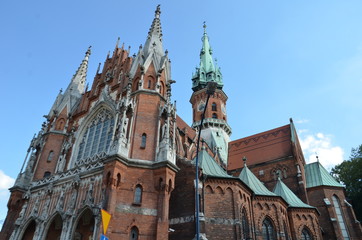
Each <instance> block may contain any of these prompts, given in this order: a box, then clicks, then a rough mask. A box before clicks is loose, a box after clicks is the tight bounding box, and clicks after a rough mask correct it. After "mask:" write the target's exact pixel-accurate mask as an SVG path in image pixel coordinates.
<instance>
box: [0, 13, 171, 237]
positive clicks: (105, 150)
mask: <svg viewBox="0 0 362 240" xmlns="http://www.w3.org/2000/svg"><path fill="white" fill-rule="evenodd" d="M160 14H161V11H160V7H159V6H158V7H157V9H156V11H155V16H154V19H153V22H152V25H151V27H150V30H149V32H148V35H147V39H146V41H145V43H144V45H143V46H142V45H141V46H140V47H139V50H138V53H137V54H135V55H133V56H129V49H128V50H126V49H124V46H123V45H122V46H121V47H119V46H118V45H119V40H118V41H117V44H116V47H115V49H114V51H113V54H112V55H110V54H108V55H107V58H106V60H105V62H104V65H103V69H102V71H100V67H98V70H97V73H96V74H95V77H94V80H93V83H92V87H91V88H90V89H88V87H85V86H86V76H87V68H88V60H89V56H90V54H91V51H90V48H89V49H88V50H87V52H86V54H85V57H84V59H83V61H82V63H81V65H80V67H79V68H78V70H77V71H76V74H75V75H74V76H73V77H72V79H71V81H70V83H69V85H68V87H67V89H66V91H64V93H62V92H60V93H59V94H58V96H57V98H56V100H55V102H54V104H53V106H52V108H51V109H50V112H49V114H47V115H45V117H46V122H44V124H43V125H42V129H41V131H40V132H39V134H38V135H37V136H36V137H34V139H33V140H32V142H31V145H30V148H29V151H28V155H27V157H26V159H25V162H24V169H22V170H21V172H20V174H19V176H18V179H17V180H16V183H15V185H14V187H13V188H11V192H12V193H11V198H10V200H9V206H10V207H9V212H8V217H7V219H6V221H5V223H4V226H3V231H2V232H1V233H2V234H3V235H1V236H4V237H5V239H9V238H10V239H11V240H15V239H60V240H68V239H99V237H100V233H101V230H102V227H101V218H100V209H105V210H107V211H108V212H109V213H110V214H111V215H112V220H111V222H110V225H109V228H108V232H107V236H108V237H109V238H110V239H138V236H140V235H142V237H144V238H148V239H159V240H161V239H167V238H168V229H169V228H168V226H169V223H168V212H169V209H168V208H169V198H170V195H171V192H172V190H173V189H174V179H175V175H176V172H177V171H178V168H177V166H176V165H175V162H176V143H175V132H176V108H175V105H174V104H173V103H171V84H172V83H174V82H175V81H173V80H172V79H171V66H170V60H169V59H168V53H167V51H164V50H163V45H162V29H161V21H160ZM14 223H15V224H14ZM4 234H5V235H4Z"/></svg>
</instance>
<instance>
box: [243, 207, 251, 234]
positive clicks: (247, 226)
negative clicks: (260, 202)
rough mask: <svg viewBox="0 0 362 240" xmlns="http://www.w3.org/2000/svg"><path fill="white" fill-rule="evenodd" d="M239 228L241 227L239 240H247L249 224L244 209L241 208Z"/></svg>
mask: <svg viewBox="0 0 362 240" xmlns="http://www.w3.org/2000/svg"><path fill="white" fill-rule="evenodd" d="M241 227H242V233H241V234H242V238H241V239H249V238H250V233H249V222H248V218H247V215H246V209H245V208H243V210H242V211H241Z"/></svg>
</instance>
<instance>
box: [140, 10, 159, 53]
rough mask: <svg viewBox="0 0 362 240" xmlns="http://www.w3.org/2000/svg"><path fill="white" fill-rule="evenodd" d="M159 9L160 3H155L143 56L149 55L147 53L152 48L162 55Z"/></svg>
mask: <svg viewBox="0 0 362 240" xmlns="http://www.w3.org/2000/svg"><path fill="white" fill-rule="evenodd" d="M160 15H161V9H160V5H157V8H156V11H155V18H154V19H153V21H152V25H151V27H150V30H149V31H148V36H147V39H146V42H145V45H144V48H143V51H144V53H145V56H147V55H149V53H150V52H151V51H152V49H154V51H155V52H157V53H158V54H160V55H161V56H163V55H164V51H163V46H162V28H161V21H160Z"/></svg>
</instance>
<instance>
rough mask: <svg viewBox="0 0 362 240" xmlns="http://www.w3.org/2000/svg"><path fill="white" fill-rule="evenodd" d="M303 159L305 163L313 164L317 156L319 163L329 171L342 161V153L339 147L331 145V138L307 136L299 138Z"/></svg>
mask: <svg viewBox="0 0 362 240" xmlns="http://www.w3.org/2000/svg"><path fill="white" fill-rule="evenodd" d="M300 144H301V146H302V149H303V152H304V157H305V160H306V161H307V163H311V162H315V161H316V160H317V159H316V156H317V155H318V158H319V161H320V163H321V164H322V165H323V166H324V167H325V168H326V169H327V170H331V168H332V167H334V166H335V165H337V164H340V163H341V162H342V161H343V155H344V151H343V149H342V148H341V147H339V146H333V145H332V136H330V135H325V134H323V133H317V134H309V135H306V136H301V137H300Z"/></svg>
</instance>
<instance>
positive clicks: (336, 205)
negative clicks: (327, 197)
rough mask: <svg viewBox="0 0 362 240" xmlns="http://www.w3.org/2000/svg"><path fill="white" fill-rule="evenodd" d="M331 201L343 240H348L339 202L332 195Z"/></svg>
mask: <svg viewBox="0 0 362 240" xmlns="http://www.w3.org/2000/svg"><path fill="white" fill-rule="evenodd" d="M332 201H333V206H334V209H335V211H336V215H337V220H338V223H339V227H340V228H341V232H342V236H343V239H349V235H348V232H347V227H346V224H345V223H344V218H343V213H342V209H341V205H340V204H339V200H338V198H337V197H336V196H335V195H333V196H332Z"/></svg>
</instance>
